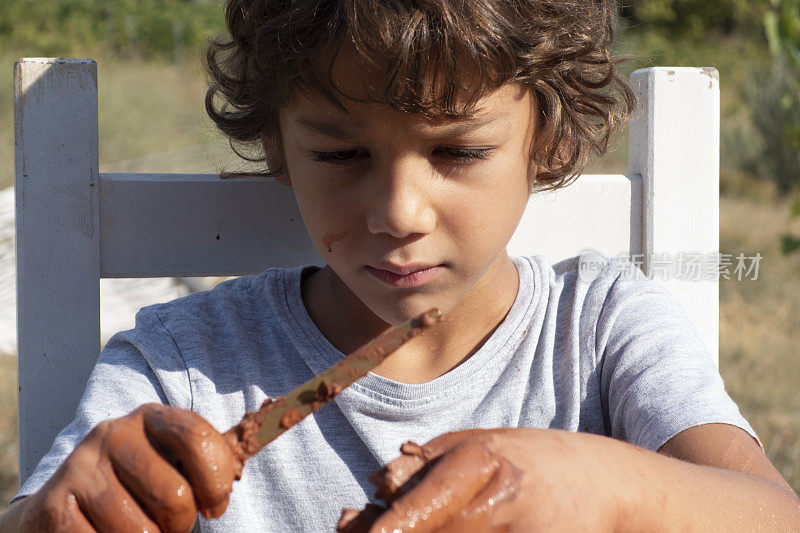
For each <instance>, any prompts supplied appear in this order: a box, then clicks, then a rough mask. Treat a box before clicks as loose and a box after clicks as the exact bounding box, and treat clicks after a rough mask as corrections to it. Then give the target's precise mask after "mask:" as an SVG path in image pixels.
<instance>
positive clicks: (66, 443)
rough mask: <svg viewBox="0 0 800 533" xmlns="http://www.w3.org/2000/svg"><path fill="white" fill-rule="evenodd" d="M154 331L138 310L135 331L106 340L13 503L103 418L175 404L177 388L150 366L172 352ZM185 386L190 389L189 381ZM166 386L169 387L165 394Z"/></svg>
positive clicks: (151, 319) (153, 320) (149, 316)
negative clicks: (72, 408) (69, 415)
mask: <svg viewBox="0 0 800 533" xmlns="http://www.w3.org/2000/svg"><path fill="white" fill-rule="evenodd" d="M154 328H160V330H161V332H164V333H165V332H166V330H164V329H163V326H162V325H160V322H159V321H158V318H157V315H155V314H154V313H146V312H144V311H140V312H139V314H137V317H136V328H135V329H133V330H129V331H123V332H120V333H117V334H116V335H114V336H113V337H112V338H111V339H110V340H109V342H108V343H107V344H106V346H105V348H104V349H103V351H102V353H101V354H100V357H99V359H98V360H97V364H96V365H95V367H94V369H93V370H92V373H91V375H90V377H89V380H88V382H87V384H86V389H85V390H84V393H83V396H82V398H81V401H80V403H79V405H78V409H77V412H76V415H75V418H74V419H73V421H72V422H71V423H70V424H69V425H68V426H67V427H66V428H64V430H62V431H61V433H59V434H58V436H57V437H56V439H55V441H54V442H53V446H52V447H51V448H50V451H49V452H48V453H47V454H46V455H45V456H44V457H43V458H42V460H41V461H40V462H39V464H38V465H37V466H36V469H35V470H34V472H33V474H31V476H30V477H29V478H28V479H27V480H26V481H25V483H24V484H23V485H22V487H21V488H20V490H19V492H18V493H17V494H16V495H15V496H14V497H13V498H12V499H11V501H12V502H13V501H14V500H16V499H18V498H20V497H22V496H28V495H30V494H33V493H35V492H36V491H38V490H39V489H40V488H41V487H42V485H44V484H45V482H46V481H47V480H48V479H50V477H51V476H52V475H53V474H54V473H55V471H56V470H57V469H58V468H59V467H60V466H61V464H62V463H63V462H64V460H65V459H66V458H67V456H68V455H69V454H70V453H72V450H73V449H74V448H75V446H77V444H78V443H79V442H80V441H81V440H83V438H84V437H85V436H86V435H87V434H88V433H89V432H90V431H91V430H92V429H93V428H94V427H95V426H96V425H97V424H99V423H100V422H102V421H103V420H106V419H110V418H118V417H121V416H124V415H126V414H128V413H130V412H131V411H133V410H134V409H136V408H137V407H139V406H140V405H142V404H145V403H150V402H155V403H162V404H174V403H175V401H176V398H175V396H176V394H175V388H176V387H174V386H170V385H171V384H170V383H166V384H165V383H163V381H164V376H157V373H156V371H154V369H153V367H152V365H151V362H152V355H153V354H155V353H158V354H160V355H161V358H162V359H168V358H170V356H171V355H172V354H174V353H175V351H176V348H175V346H174V342H172V339H171V337H169V335H166V336H164V335H160V334H159V333H160V332H159V331H158V330H157V329H154ZM178 355H179V354H178ZM178 361H180V358H179V357H178ZM164 370H165V371H166V375H167V376H170V375H171V374H173V373H172V372H169V369H164ZM178 370H179V369H178ZM161 373H162V372H161V371H160V370H159V374H161ZM185 374H186V371H185V368H184V369H183V375H184V378H183V379H184V380H187V378H186V377H185ZM178 379H180V378H178ZM186 384H187V387H188V381H187V383H186ZM164 385H167V387H166V390H165V386H164ZM178 401H179V403H184V402H183V401H180V400H178ZM179 406H181V407H189V406H184V405H179Z"/></svg>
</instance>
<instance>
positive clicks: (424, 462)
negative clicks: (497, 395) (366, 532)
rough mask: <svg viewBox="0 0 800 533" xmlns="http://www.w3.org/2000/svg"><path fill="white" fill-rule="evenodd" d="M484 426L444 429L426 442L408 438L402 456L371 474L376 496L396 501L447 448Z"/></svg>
mask: <svg viewBox="0 0 800 533" xmlns="http://www.w3.org/2000/svg"><path fill="white" fill-rule="evenodd" d="M486 431H488V430H484V429H469V430H464V431H456V432H452V433H445V434H444V435H440V436H439V437H436V438H435V439H432V440H430V441H428V442H427V443H426V444H425V445H423V446H420V445H419V444H417V443H415V442H413V441H408V442H406V443H404V444H403V445H402V446H400V453H401V455H400V457H398V458H397V459H395V460H394V461H392V462H390V463H388V464H387V465H386V466H384V467H383V468H381V469H380V470H378V471H377V472H375V473H374V474H372V475H371V476H370V477H369V478H368V481H369V482H370V483H372V484H373V485H374V486H375V497H377V498H380V499H382V500H383V501H385V502H387V503H391V502H393V501H394V500H395V499H397V498H398V497H399V496H401V495H402V494H404V493H406V492H408V491H409V490H410V489H412V488H413V487H414V486H415V485H416V483H417V482H418V481H419V479H418V478H419V477H420V476H422V475H424V474H425V472H424V469H426V468H430V465H431V462H433V461H435V460H436V459H437V458H439V457H440V456H441V455H442V454H444V453H446V452H447V451H448V450H450V449H452V448H454V447H455V446H458V445H459V444H460V443H462V442H464V441H465V440H467V439H471V438H474V437H476V436H478V435H481V434H483V433H485V432H486Z"/></svg>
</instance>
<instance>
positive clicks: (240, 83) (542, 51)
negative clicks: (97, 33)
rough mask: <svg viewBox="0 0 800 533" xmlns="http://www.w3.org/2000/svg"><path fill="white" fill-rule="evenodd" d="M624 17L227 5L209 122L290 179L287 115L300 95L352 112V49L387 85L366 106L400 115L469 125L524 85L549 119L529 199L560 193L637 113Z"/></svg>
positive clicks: (549, 9)
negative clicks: (617, 24) (623, 57)
mask: <svg viewBox="0 0 800 533" xmlns="http://www.w3.org/2000/svg"><path fill="white" fill-rule="evenodd" d="M615 16H616V6H615V4H614V2H613V0H471V1H464V0H228V3H227V7H226V23H227V27H228V31H229V32H230V38H227V37H226V38H218V39H216V40H214V41H212V42H211V43H210V44H209V46H208V49H207V50H206V66H207V70H208V74H209V77H210V80H209V88H208V91H207V93H206V100H205V104H206V110H207V112H208V114H209V116H210V117H211V118H212V120H214V122H215V123H216V124H217V126H218V127H219V128H220V129H221V130H222V132H223V133H225V134H226V135H227V136H228V138H229V139H230V141H231V146H232V147H233V148H234V150H236V147H237V146H243V145H244V146H247V145H249V146H251V147H255V148H256V152H255V155H245V154H243V153H241V151H237V153H239V155H241V156H242V157H244V158H245V159H248V160H250V161H266V162H267V171H266V172H264V173H261V174H260V175H263V176H278V175H281V174H284V173H285V164H284V159H283V148H282V144H281V136H280V131H279V126H278V110H279V109H280V108H281V107H282V106H285V105H288V104H290V103H291V102H292V98H293V96H294V95H296V94H297V91H298V90H299V91H301V92H304V93H306V94H316V95H321V96H323V97H325V98H327V99H328V100H329V101H330V102H331V103H332V104H333V105H335V106H336V107H338V108H340V109H342V110H344V107H343V106H342V104H341V102H340V101H339V100H338V98H337V96H336V93H337V92H338V93H339V94H341V95H343V96H345V97H347V98H351V97H348V96H347V95H344V93H342V92H341V91H339V90H338V89H337V88H336V86H335V84H334V82H333V80H332V77H331V69H332V64H333V61H334V59H335V58H336V55H337V53H338V51H339V49H340V48H341V46H342V45H343V43H345V42H346V41H345V40H346V39H347V40H350V41H351V42H352V43H353V45H354V47H355V49H356V50H357V52H358V54H359V55H360V60H361V61H363V62H364V64H365V65H368V66H369V67H370V68H371V69H372V70H374V71H375V72H378V73H381V76H382V79H379V82H378V83H377V85H376V87H378V93H379V94H374V95H370V96H369V100H368V101H371V102H381V103H386V104H388V105H390V106H391V107H392V108H394V109H396V110H399V111H403V112H414V113H421V114H423V115H424V116H427V117H431V118H432V117H437V116H438V117H450V118H458V117H464V116H467V115H470V114H471V113H472V112H473V109H474V105H475V103H476V102H477V101H478V100H479V99H480V98H481V96H483V95H485V94H487V93H488V92H491V91H493V90H495V89H497V88H499V87H501V86H502V85H504V84H506V83H509V82H516V83H521V84H524V85H526V86H528V87H529V88H530V89H531V90H532V91H533V94H534V96H535V97H536V100H537V103H538V108H539V117H540V120H539V124H540V126H539V130H538V131H537V134H536V136H535V141H534V143H533V146H532V147H531V159H532V162H534V163H536V164H537V165H538V166H539V173H538V175H537V176H536V179H535V182H536V183H532V184H531V189H532V190H538V191H543V190H550V189H556V188H560V187H564V186H566V185H567V184H568V183H571V180H572V178H574V177H576V176H577V175H578V174H579V173H580V172H581V171H582V170H583V168H584V167H585V165H586V163H587V161H588V159H589V157H590V155H591V154H592V153H594V154H598V155H599V154H602V153H603V152H605V151H606V149H607V147H608V141H609V137H610V135H611V133H612V132H613V131H615V130H617V129H619V128H620V127H621V126H622V125H623V124H624V123H625V122H626V121H627V119H628V116H629V115H630V113H631V112H632V110H633V107H634V102H635V99H634V96H633V92H632V91H631V89H630V87H629V86H628V84H627V82H626V81H625V80H624V79H623V78H622V77H621V76H620V75H619V73H618V71H617V64H618V62H619V60H618V59H617V58H615V57H613V56H612V53H611V45H612V42H613V37H614V30H613V22H614V18H615ZM467 73H468V74H467ZM466 77H469V78H470V79H469V80H467V79H465V78H466ZM468 82H475V83H468ZM332 89H333V90H332ZM262 147H263V148H262ZM262 149H263V151H262ZM251 153H252V152H251Z"/></svg>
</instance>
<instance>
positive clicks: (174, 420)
mask: <svg viewBox="0 0 800 533" xmlns="http://www.w3.org/2000/svg"><path fill="white" fill-rule="evenodd" d="M143 416H144V428H145V432H146V434H147V436H148V437H149V438H150V439H152V441H153V442H154V443H155V445H156V448H158V449H159V451H160V452H162V454H164V453H166V455H168V456H171V457H167V459H168V460H170V459H171V460H172V461H173V462H174V463H173V464H175V465H176V466H178V469H179V470H180V471H181V472H182V473H183V474H184V475H185V476H186V478H187V479H188V480H189V483H191V486H192V489H193V490H194V496H195V499H196V501H197V504H198V507H199V508H200V512H202V513H203V516H205V517H206V518H216V517H218V516H221V515H222V513H224V512H225V508H226V507H227V506H228V497H229V495H230V493H231V490H233V480H234V479H235V477H234V476H235V472H234V465H235V457H234V454H233V449H232V448H231V446H230V445H229V444H228V443H227V442H226V441H225V439H224V438H223V436H222V434H220V433H219V432H218V431H217V430H215V429H214V428H213V427H212V426H211V424H209V423H208V422H207V421H206V420H205V419H204V418H203V417H201V416H200V415H198V414H197V413H193V412H191V411H186V410H183V409H175V408H171V407H166V406H163V405H156V404H152V405H150V406H149V407H148V408H147V409H146V410H144V411H143Z"/></svg>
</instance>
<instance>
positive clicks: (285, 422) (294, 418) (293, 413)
mask: <svg viewBox="0 0 800 533" xmlns="http://www.w3.org/2000/svg"><path fill="white" fill-rule="evenodd" d="M302 419H303V417H302V416H300V413H298V412H297V409H289V410H288V411H286V412H285V413H283V416H281V422H280V423H281V427H282V428H284V429H289V428H290V427H292V426H293V425H295V424H297V423H298V422H300V421H301V420H302Z"/></svg>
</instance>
